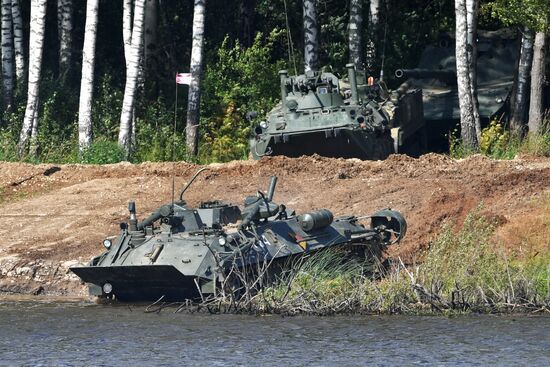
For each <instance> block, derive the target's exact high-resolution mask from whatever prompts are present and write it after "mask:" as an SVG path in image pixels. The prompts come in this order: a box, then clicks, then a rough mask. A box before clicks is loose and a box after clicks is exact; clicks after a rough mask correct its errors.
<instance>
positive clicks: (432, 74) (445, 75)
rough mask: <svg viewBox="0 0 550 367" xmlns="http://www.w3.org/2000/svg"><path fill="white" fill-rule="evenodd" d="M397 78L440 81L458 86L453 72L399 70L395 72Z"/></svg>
mask: <svg viewBox="0 0 550 367" xmlns="http://www.w3.org/2000/svg"><path fill="white" fill-rule="evenodd" d="M395 76H396V77H397V78H407V79H408V78H413V79H431V78H433V79H439V80H441V81H443V82H445V83H447V84H456V73H455V72H454V71H452V70H432V69H397V70H396V71H395Z"/></svg>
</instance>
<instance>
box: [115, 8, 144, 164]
mask: <svg viewBox="0 0 550 367" xmlns="http://www.w3.org/2000/svg"><path fill="white" fill-rule="evenodd" d="M144 8H145V0H136V1H135V5H134V23H133V27H132V45H131V49H130V55H129V56H130V57H129V59H128V60H127V64H128V68H127V69H126V86H125V88H124V99H123V101H122V112H121V115H120V131H119V134H118V144H119V145H120V146H121V147H122V148H123V149H124V151H125V152H126V156H127V158H128V157H129V155H130V148H131V147H130V145H131V133H132V118H133V113H132V112H133V110H134V103H135V97H136V86H137V79H138V72H139V64H140V59H141V50H142V48H143V20H144V16H145V9H144Z"/></svg>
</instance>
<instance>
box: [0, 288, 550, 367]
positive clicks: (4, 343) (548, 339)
mask: <svg viewBox="0 0 550 367" xmlns="http://www.w3.org/2000/svg"><path fill="white" fill-rule="evenodd" d="M143 311H144V307H137V306H133V307H128V306H105V305H95V304H91V303H88V302H85V301H71V302H61V301H60V300H47V301H44V300H42V301H40V302H36V301H35V300H24V299H23V300H21V299H18V300H13V299H2V298H0V365H2V366H4V365H5V366H90V365H94V366H95V365H97V366H112V365H116V366H142V365H148V366H175V365H180V366H210V367H211V366H279V367H280V366H283V367H287V366H388V365H400V366H404V365H429V366H431V365H449V366H455V365H500V366H511V365H524V366H549V365H550V317H530V316H523V315H522V316H461V317H454V318H445V317H408V316H383V317H382V316H354V317H324V318H318V317H287V318H281V317H278V316H264V317H251V316H234V315H197V314H174V313H173V311H174V309H172V310H170V309H166V310H163V311H162V312H161V313H160V314H146V313H144V312H143Z"/></svg>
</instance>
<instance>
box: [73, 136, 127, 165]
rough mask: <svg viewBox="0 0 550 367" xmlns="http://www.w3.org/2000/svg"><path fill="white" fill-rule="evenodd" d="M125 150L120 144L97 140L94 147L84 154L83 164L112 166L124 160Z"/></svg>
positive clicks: (81, 158) (82, 157)
mask: <svg viewBox="0 0 550 367" xmlns="http://www.w3.org/2000/svg"><path fill="white" fill-rule="evenodd" d="M124 156H125V153H124V150H123V149H122V148H121V147H119V145H118V143H117V142H115V141H109V140H96V141H94V142H93V143H92V145H91V146H90V147H89V148H88V149H86V150H84V152H82V155H81V157H80V162H81V163H90V164H110V163H118V162H121V161H123V160H124Z"/></svg>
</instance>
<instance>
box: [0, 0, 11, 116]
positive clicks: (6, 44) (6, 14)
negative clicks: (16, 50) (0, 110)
mask: <svg viewBox="0 0 550 367" xmlns="http://www.w3.org/2000/svg"><path fill="white" fill-rule="evenodd" d="M13 84H14V82H13V33H12V22H11V0H2V86H3V91H4V106H5V107H6V108H7V109H10V108H11V105H12V103H13Z"/></svg>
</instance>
